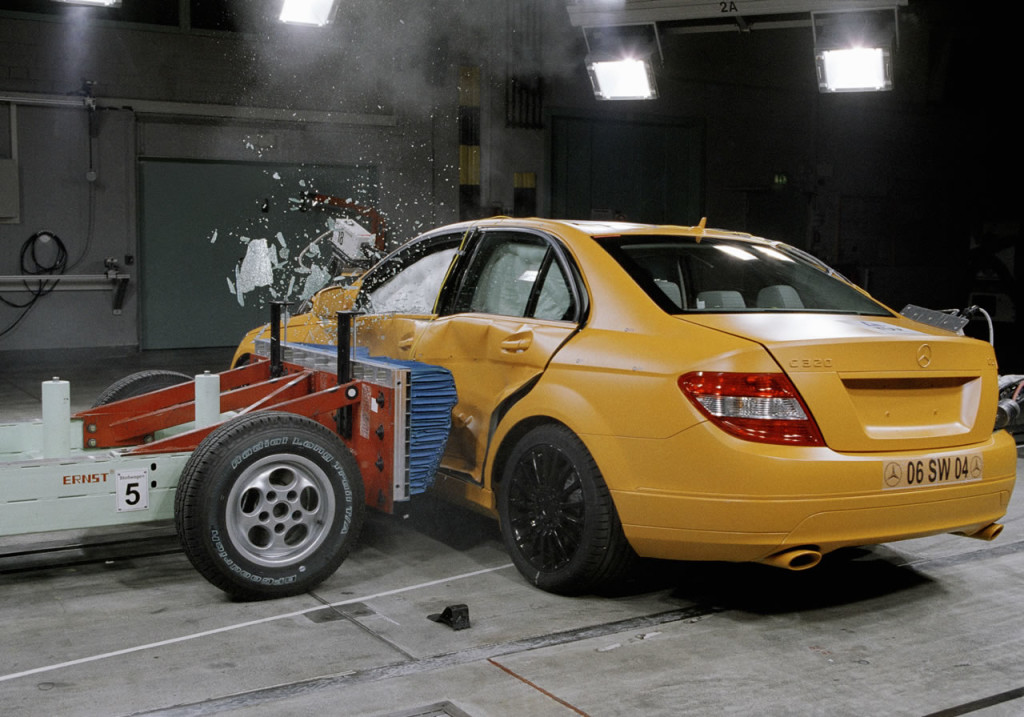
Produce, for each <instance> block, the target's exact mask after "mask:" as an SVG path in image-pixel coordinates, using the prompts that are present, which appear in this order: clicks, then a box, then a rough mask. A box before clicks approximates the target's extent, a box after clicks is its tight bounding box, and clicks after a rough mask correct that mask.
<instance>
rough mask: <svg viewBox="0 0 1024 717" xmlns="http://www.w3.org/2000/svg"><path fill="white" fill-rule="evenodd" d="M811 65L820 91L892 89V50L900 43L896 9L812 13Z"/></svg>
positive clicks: (875, 90) (876, 90)
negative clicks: (812, 62)
mask: <svg viewBox="0 0 1024 717" xmlns="http://www.w3.org/2000/svg"><path fill="white" fill-rule="evenodd" d="M811 23H812V27H813V29H814V62H815V66H816V69H817V72H818V89H819V90H821V91H822V92H878V91H881V90H891V89H892V56H891V52H892V48H894V47H896V46H897V45H898V44H899V16H898V14H897V12H896V8H895V7H890V8H884V7H883V8H876V9H873V10H863V11H830V12H820V13H815V12H812V13H811Z"/></svg>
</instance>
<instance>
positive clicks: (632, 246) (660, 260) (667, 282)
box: [597, 236, 892, 316]
mask: <svg viewBox="0 0 1024 717" xmlns="http://www.w3.org/2000/svg"><path fill="white" fill-rule="evenodd" d="M597 241H598V242H599V243H600V244H601V245H602V246H603V247H604V248H605V249H606V250H607V251H608V252H609V253H610V254H611V255H612V256H613V257H615V259H616V260H617V261H618V262H619V264H621V265H622V267H623V268H624V269H625V270H626V271H627V272H628V273H629V275H630V276H632V277H633V279H634V281H636V283H637V284H639V285H640V286H641V287H642V288H643V289H644V291H646V292H647V294H648V295H649V296H650V297H651V298H652V299H654V301H655V302H656V303H657V304H658V305H659V306H661V307H662V308H663V309H664V310H665V311H667V312H668V313H671V314H679V313H694V312H700V313H723V312H726V313H733V312H744V311H747V312H764V311H772V312H826V313H844V314H862V315H869V316H891V315H892V314H891V312H889V311H888V310H887V309H886V308H885V307H883V306H882V305H881V304H878V303H877V302H875V301H873V300H872V299H870V298H868V297H867V296H865V295H864V294H863V293H861V292H860V291H858V290H857V289H855V288H854V287H853V286H851V285H850V284H848V283H847V282H846V281H844V280H843V279H841V278H840V277H838V276H837V275H835V274H834V273H833V272H831V270H830V269H829V268H828V267H827V266H825V265H824V264H822V263H821V262H819V261H817V260H816V259H814V258H813V257H811V256H810V255H807V254H805V253H804V252H801V251H800V250H798V249H794V248H793V247H789V246H787V245H785V244H773V245H768V244H760V243H754V242H744V241H730V240H723V239H714V238H710V237H708V238H704V239H702V240H701V241H700V242H698V241H697V240H696V239H694V238H691V237H674V236H629V237H603V238H598V239H597Z"/></svg>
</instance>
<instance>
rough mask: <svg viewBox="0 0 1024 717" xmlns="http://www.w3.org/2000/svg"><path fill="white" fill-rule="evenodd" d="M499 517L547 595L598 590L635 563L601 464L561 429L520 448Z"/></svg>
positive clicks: (522, 567)
mask: <svg viewBox="0 0 1024 717" xmlns="http://www.w3.org/2000/svg"><path fill="white" fill-rule="evenodd" d="M498 512H499V515H500V518H501V534H502V538H503V539H504V541H505V546H506V548H507V549H508V551H509V553H510V554H511V556H512V561H513V562H514V563H515V565H516V568H518V569H519V572H520V573H522V574H523V576H524V577H526V579H527V580H529V581H530V582H531V583H533V584H534V585H536V586H537V587H539V588H541V589H542V590H547V591H548V592H553V593H559V594H562V595H578V594H581V593H585V592H592V591H595V590H599V589H601V588H603V587H607V586H609V585H610V584H612V583H614V582H616V581H617V580H620V579H621V578H623V577H624V576H625V574H626V573H627V572H628V570H629V569H630V568H631V567H632V565H633V563H634V561H635V559H636V554H635V553H634V552H633V549H632V548H631V547H630V545H629V543H628V542H627V541H626V537H625V535H624V534H623V532H622V524H621V523H620V522H619V517H618V513H617V512H616V510H615V505H614V504H613V502H612V498H611V495H610V494H609V492H608V487H607V485H605V482H604V478H603V477H602V476H601V472H600V470H598V467H597V464H596V463H595V462H594V459H593V457H592V456H591V455H590V452H589V451H588V450H587V448H586V446H584V445H583V443H582V442H581V441H580V439H579V438H577V437H576V436H575V435H574V434H573V433H572V432H571V431H570V430H569V429H567V428H565V427H564V426H560V425H544V426H539V427H537V428H534V429H532V430H530V431H529V432H528V433H526V434H525V435H524V436H523V437H522V438H521V439H520V440H519V442H518V443H516V445H515V447H514V448H513V449H512V452H511V453H510V454H509V458H508V461H507V462H506V464H505V469H504V473H503V476H502V480H501V484H500V485H499V487H498Z"/></svg>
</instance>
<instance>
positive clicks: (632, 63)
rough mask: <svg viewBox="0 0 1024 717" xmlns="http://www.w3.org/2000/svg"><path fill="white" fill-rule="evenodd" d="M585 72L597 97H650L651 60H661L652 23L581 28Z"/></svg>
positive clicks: (652, 82) (652, 96)
mask: <svg viewBox="0 0 1024 717" xmlns="http://www.w3.org/2000/svg"><path fill="white" fill-rule="evenodd" d="M583 37H584V38H585V39H586V41H587V50H588V52H587V58H586V64H587V73H588V74H589V75H590V83H591V85H593V89H594V96H595V97H596V98H597V99H599V100H653V99H655V98H657V96H658V87H657V84H656V83H655V79H654V62H655V59H657V60H658V61H660V59H661V46H660V44H659V42H658V31H657V28H656V26H655V25H654V24H653V23H645V24H642V25H620V26H613V27H585V28H583Z"/></svg>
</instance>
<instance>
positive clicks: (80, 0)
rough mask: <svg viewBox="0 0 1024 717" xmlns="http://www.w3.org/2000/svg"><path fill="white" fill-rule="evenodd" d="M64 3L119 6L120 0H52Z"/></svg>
mask: <svg viewBox="0 0 1024 717" xmlns="http://www.w3.org/2000/svg"><path fill="white" fill-rule="evenodd" d="M53 1H54V2H60V3H64V4H65V5H92V6H93V7H121V0H53Z"/></svg>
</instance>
